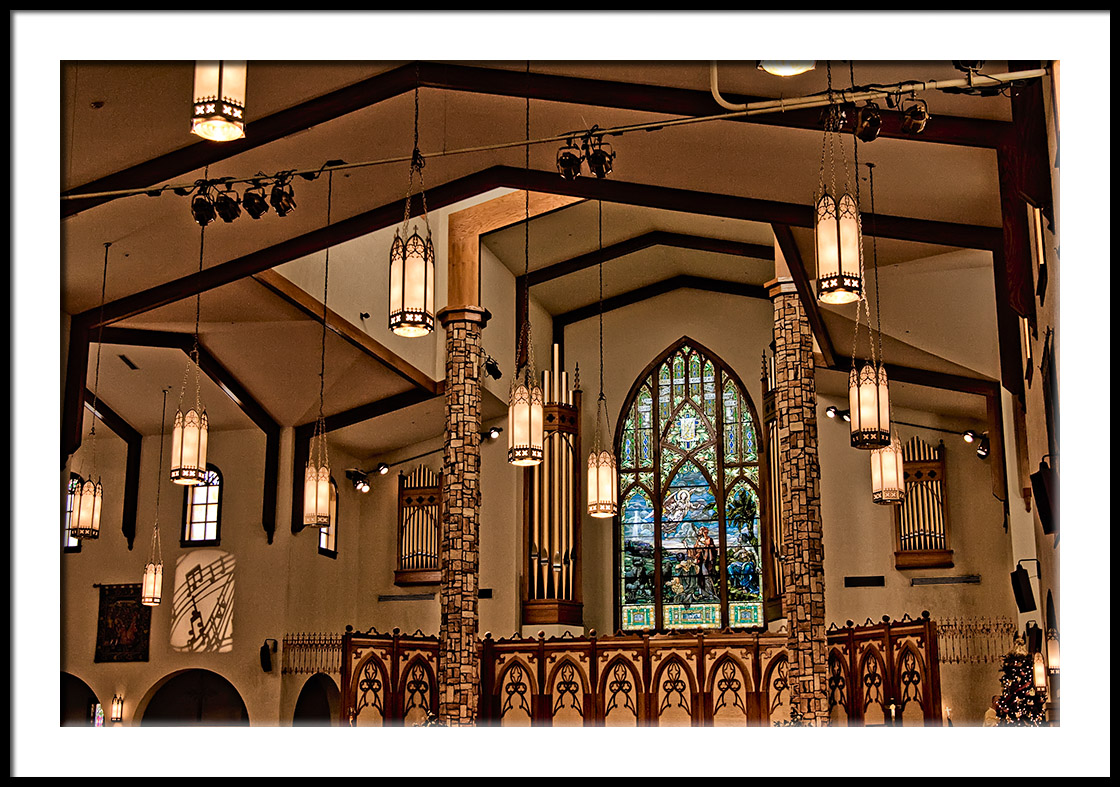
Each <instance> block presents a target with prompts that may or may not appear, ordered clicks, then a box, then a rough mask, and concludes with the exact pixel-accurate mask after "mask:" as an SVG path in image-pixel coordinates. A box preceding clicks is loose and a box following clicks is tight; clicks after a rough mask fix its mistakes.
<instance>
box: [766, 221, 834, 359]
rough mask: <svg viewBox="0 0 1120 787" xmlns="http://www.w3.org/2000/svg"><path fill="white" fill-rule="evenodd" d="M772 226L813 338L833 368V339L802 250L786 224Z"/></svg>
mask: <svg viewBox="0 0 1120 787" xmlns="http://www.w3.org/2000/svg"><path fill="white" fill-rule="evenodd" d="M771 226H772V227H773V228H774V238H775V240H776V241H777V243H778V246H779V247H780V248H781V250H782V256H783V257H784V258H785V261H786V267H788V268H789V273H790V276H791V277H792V278H793V283H794V286H795V287H797V295H798V297H799V298H800V299H801V307H802V308H803V309H804V310H805V316H806V318H807V319H808V320H809V327H810V328H812V331H813V336H814V337H815V338H816V340H817V347H819V348H820V351H821V356H822V357H823V358H824V361H825V363H826V364H828V365H829V366H830V367H831V366H833V365H835V363H836V350H835V349H834V348H833V346H832V337H830V336H829V335H828V328H827V327H826V326H825V324H824V318H823V317H822V316H821V310H820V307H819V306H818V305H817V296H816V294H815V293H814V292H813V283H812V281H810V276H809V271H808V269H807V268H806V267H805V261H804V260H803V259H802V257H801V250H800V249H798V247H797V241H796V239H794V237H793V231H792V230H790V228H789V226H788V225H785V224H773V225H771Z"/></svg>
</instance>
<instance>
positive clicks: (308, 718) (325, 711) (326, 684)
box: [292, 672, 341, 727]
mask: <svg viewBox="0 0 1120 787" xmlns="http://www.w3.org/2000/svg"><path fill="white" fill-rule="evenodd" d="M340 696H341V695H340V693H339V690H338V686H336V685H335V683H334V681H333V680H332V679H331V677H330V676H329V675H325V674H323V673H322V672H319V673H317V674H315V675H312V676H311V677H310V678H308V679H307V683H305V684H303V689H302V690H301V691H300V693H299V699H297V700H296V709H295V713H294V714H293V716H292V726H293V727H332V726H334V727H337V726H338V706H339V698H340Z"/></svg>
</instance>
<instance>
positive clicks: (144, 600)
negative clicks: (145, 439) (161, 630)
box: [140, 390, 167, 607]
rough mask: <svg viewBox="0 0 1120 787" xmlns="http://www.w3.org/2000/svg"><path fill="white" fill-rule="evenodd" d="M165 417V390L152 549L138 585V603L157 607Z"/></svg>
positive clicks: (160, 581)
mask: <svg viewBox="0 0 1120 787" xmlns="http://www.w3.org/2000/svg"><path fill="white" fill-rule="evenodd" d="M166 417H167V390H164V392H163V409H162V410H161V411H160V416H159V467H158V472H157V474H156V516H155V524H153V525H152V549H151V551H150V552H149V553H148V562H147V564H146V565H145V566H144V579H143V581H142V582H141V583H140V603H141V604H143V605H144V606H147V607H158V606H159V602H160V600H161V599H162V598H163V550H162V548H161V544H160V541H159V500H160V492H161V491H162V488H163V436H164V431H163V430H164V423H165V419H166Z"/></svg>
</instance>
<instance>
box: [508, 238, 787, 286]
mask: <svg viewBox="0 0 1120 787" xmlns="http://www.w3.org/2000/svg"><path fill="white" fill-rule="evenodd" d="M654 246H672V247H674V248H678V249H691V250H695V251H708V252H712V253H714V254H730V255H734V256H736V257H752V258H755V259H760V260H773V259H774V249H773V248H772V247H770V246H763V245H760V244H757V243H744V242H742V241H734V240H724V239H721V238H705V237H701V236H699V235H688V234H685V233H681V232H666V231H664V230H654V231H653V232H647V233H645V234H643V235H638V236H636V237H633V238H627V239H626V240H624V241H621V242H619V243H615V244H613V245H610V246H605V247H604V248H603V249H601V250H600V249H596V250H595V251H591V252H588V253H587V254H581V255H579V256H578V257H572V258H571V259H569V260H564V261H563V262H557V263H554V264H552V265H547V266H545V267H543V268H537V269H536V270H534V271H531V272H530V273H529V274H528V281H529V286H530V287H535V286H536V285H538V284H543V283H544V282H546V281H552V280H553V279H558V278H560V277H562V276H567V275H569V274H571V273H576V272H577V271H582V270H586V269H587V268H592V267H595V266H596V265H598V264H600V263H605V262H609V261H611V260H613V259H617V258H619V257H625V256H626V255H627V254H634V253H635V252H639V251H642V250H644V249H649V248H652V247H654ZM517 279H518V286H522V282H523V281H524V280H525V274H522V275H520V276H518V277H517Z"/></svg>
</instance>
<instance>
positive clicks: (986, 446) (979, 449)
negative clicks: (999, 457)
mask: <svg viewBox="0 0 1120 787" xmlns="http://www.w3.org/2000/svg"><path fill="white" fill-rule="evenodd" d="M991 450H992V447H991V444H990V443H989V442H988V438H987V437H986V436H985V437H981V438H980V445H978V446H976V455H977V456H978V457H980V458H981V459H987V458H988V454H989V453H990V452H991Z"/></svg>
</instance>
